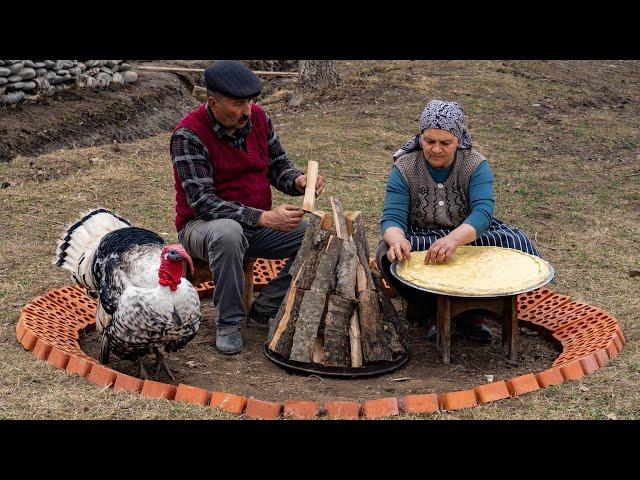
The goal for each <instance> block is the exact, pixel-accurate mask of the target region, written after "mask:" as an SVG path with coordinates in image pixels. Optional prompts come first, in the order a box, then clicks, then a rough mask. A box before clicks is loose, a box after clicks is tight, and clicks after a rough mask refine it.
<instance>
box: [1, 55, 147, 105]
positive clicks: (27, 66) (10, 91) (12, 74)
mask: <svg viewBox="0 0 640 480" xmlns="http://www.w3.org/2000/svg"><path fill="white" fill-rule="evenodd" d="M137 80H138V74H137V73H136V72H134V71H133V70H131V66H130V65H129V64H128V63H125V62H124V61H123V60H0V105H12V104H16V103H19V102H22V101H25V100H31V101H39V100H41V99H42V98H44V97H46V96H52V95H55V94H56V93H58V92H60V91H62V90H68V89H71V88H82V87H90V88H106V87H108V86H109V85H111V84H114V85H124V84H127V83H133V82H135V81H137Z"/></svg>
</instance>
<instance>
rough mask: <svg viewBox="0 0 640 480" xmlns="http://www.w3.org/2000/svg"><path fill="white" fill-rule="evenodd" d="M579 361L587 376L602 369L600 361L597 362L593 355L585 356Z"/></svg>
mask: <svg viewBox="0 0 640 480" xmlns="http://www.w3.org/2000/svg"><path fill="white" fill-rule="evenodd" d="M579 361H580V366H581V367H582V370H583V371H584V373H585V375H589V374H590V373H593V372H595V371H597V370H599V369H600V365H598V360H596V356H595V355H594V354H593V353H592V354H591V355H585V356H584V357H582V358H581V359H580V360H579Z"/></svg>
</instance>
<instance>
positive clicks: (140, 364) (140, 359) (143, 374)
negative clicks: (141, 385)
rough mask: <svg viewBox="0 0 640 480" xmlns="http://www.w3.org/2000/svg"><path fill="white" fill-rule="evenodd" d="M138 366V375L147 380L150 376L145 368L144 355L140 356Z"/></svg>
mask: <svg viewBox="0 0 640 480" xmlns="http://www.w3.org/2000/svg"><path fill="white" fill-rule="evenodd" d="M138 367H139V368H140V371H139V372H138V376H139V377H140V378H143V379H145V380H146V379H147V378H149V374H148V373H147V370H146V369H145V368H144V363H142V357H138Z"/></svg>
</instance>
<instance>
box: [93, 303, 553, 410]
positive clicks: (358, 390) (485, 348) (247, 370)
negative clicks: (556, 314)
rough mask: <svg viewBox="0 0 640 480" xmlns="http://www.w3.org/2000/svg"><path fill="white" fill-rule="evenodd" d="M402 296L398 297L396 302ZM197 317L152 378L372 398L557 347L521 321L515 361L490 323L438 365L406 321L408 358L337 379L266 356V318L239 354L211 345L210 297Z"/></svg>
mask: <svg viewBox="0 0 640 480" xmlns="http://www.w3.org/2000/svg"><path fill="white" fill-rule="evenodd" d="M398 303H401V302H398ZM202 313H203V318H204V321H203V323H202V325H201V327H200V331H199V332H198V335H197V336H196V338H195V339H194V340H193V341H192V342H191V343H190V344H189V346H188V348H184V349H182V350H179V351H178V352H176V353H172V354H171V356H170V357H168V362H169V364H170V366H171V368H172V370H173V369H175V370H177V371H176V372H174V375H175V377H176V380H177V382H175V383H174V382H172V381H171V378H169V376H168V375H167V374H166V373H165V372H160V374H159V375H158V376H157V377H154V378H156V379H158V380H159V381H162V382H166V383H174V384H175V385H177V384H178V383H185V384H187V385H193V386H198V387H202V388H206V389H208V390H211V391H224V392H233V393H236V394H238V395H245V396H247V397H256V398H260V399H261V400H267V401H279V402H283V401H285V400H298V399H301V400H306V399H313V400H316V401H319V402H325V401H332V400H335V399H338V400H355V401H363V400H368V399H371V398H383V397H389V396H403V395H408V394H412V393H430V392H449V391H456V390H466V389H469V388H473V387H475V386H476V385H480V384H483V383H487V378H486V377H485V375H493V380H494V381H498V380H508V379H509V378H513V377H515V376H518V375H522V374H525V373H529V372H532V371H540V370H544V369H546V368H548V367H550V366H551V364H552V363H553V361H554V360H555V359H556V357H557V356H558V354H559V353H560V350H559V349H558V348H557V347H556V346H555V345H554V344H552V343H551V342H550V341H548V340H546V339H544V338H542V337H540V336H538V335H536V332H533V331H531V330H528V329H522V331H523V332H522V333H521V335H520V337H519V339H520V345H519V354H518V361H517V362H515V363H513V362H511V361H509V360H508V359H507V358H506V357H505V355H504V354H503V353H502V346H501V341H500V326H499V325H497V324H496V325H493V324H492V325H491V330H492V332H493V334H494V336H493V341H492V343H491V344H489V345H480V344H477V343H474V342H471V341H469V340H466V339H464V338H462V337H458V336H454V337H453V339H452V342H451V363H450V364H449V365H444V364H442V362H441V359H440V356H439V354H438V352H437V351H436V347H435V343H434V342H431V341H428V340H427V339H426V328H425V327H420V326H413V327H411V328H410V329H409V331H408V335H407V337H406V340H407V342H408V344H409V350H410V352H411V356H410V359H409V361H408V362H407V363H405V364H404V365H403V366H402V367H400V368H399V369H397V370H396V371H394V372H390V373H387V374H384V375H380V376H376V377H367V378H359V379H339V378H331V377H326V376H325V377H321V376H318V375H315V374H312V375H307V374H303V373H300V374H298V373H293V372H292V373H288V372H286V371H285V370H283V369H282V368H280V367H279V366H278V365H276V364H274V363H272V362H271V361H270V360H269V359H267V357H266V355H265V354H264V351H263V345H264V342H265V339H266V335H267V328H266V327H265V326H262V325H259V324H256V323H255V322H253V323H251V324H250V326H249V327H248V328H246V329H245V334H244V339H245V349H244V350H243V352H242V353H241V354H239V355H234V356H226V355H221V354H219V353H218V352H217V350H216V349H215V325H214V322H213V306H212V300H211V299H208V300H205V301H204V302H203V308H202ZM80 345H81V347H82V349H83V351H84V352H86V353H87V354H89V355H91V356H93V357H94V358H98V357H99V354H100V343H99V340H98V336H97V334H96V332H95V331H89V332H87V333H86V334H84V335H83V336H81V338H80ZM155 365H156V363H155V357H154V356H153V355H150V356H148V357H147V359H146V361H145V368H147V371H148V372H149V374H150V375H152V376H154V374H155ZM110 366H111V368H114V369H116V370H118V371H121V372H125V373H127V374H128V375H133V376H136V375H137V374H138V367H137V364H136V363H135V362H131V361H123V360H115V361H112V362H111V363H110Z"/></svg>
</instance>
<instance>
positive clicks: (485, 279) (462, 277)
mask: <svg viewBox="0 0 640 480" xmlns="http://www.w3.org/2000/svg"><path fill="white" fill-rule="evenodd" d="M426 254H427V251H426V250H425V251H421V252H411V260H410V261H407V260H406V259H403V260H402V261H401V262H400V263H399V264H398V265H397V269H396V273H397V274H398V276H400V277H401V278H403V279H405V280H407V281H409V282H411V283H412V284H413V285H416V286H418V287H421V288H425V289H428V290H433V291H436V292H440V293H443V294H453V295H468V296H481V295H485V296H491V295H505V294H509V293H513V292H519V291H522V290H527V289H530V288H532V287H535V286H537V285H539V284H541V283H543V282H544V281H545V280H547V279H549V275H550V273H551V271H550V269H549V265H548V264H547V262H545V261H544V260H542V259H541V258H539V257H536V256H534V255H529V254H528V253H524V252H521V251H520V250H513V249H510V248H502V247H473V246H461V247H458V249H457V250H456V252H455V253H454V255H453V258H452V260H451V261H450V262H449V263H443V264H439V265H436V264H429V265H425V264H424V258H425V256H426Z"/></svg>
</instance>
